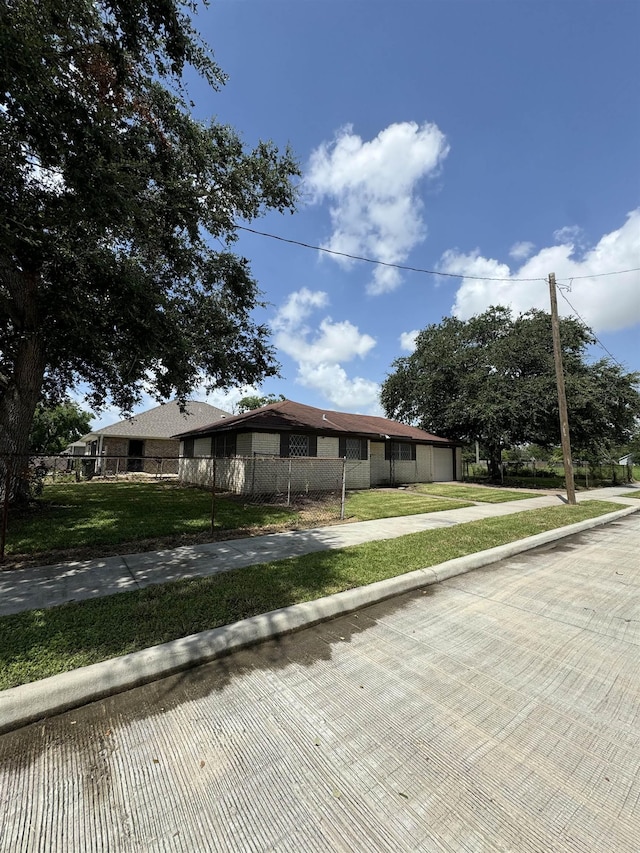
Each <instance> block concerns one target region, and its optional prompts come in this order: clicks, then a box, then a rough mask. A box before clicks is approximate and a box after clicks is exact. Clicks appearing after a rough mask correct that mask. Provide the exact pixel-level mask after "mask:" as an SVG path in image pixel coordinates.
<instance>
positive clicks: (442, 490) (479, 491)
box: [415, 483, 536, 504]
mask: <svg viewBox="0 0 640 853" xmlns="http://www.w3.org/2000/svg"><path fill="white" fill-rule="evenodd" d="M415 488H416V491H418V492H420V493H423V494H428V495H439V496H440V497H443V498H458V499H460V500H464V501H478V502H481V503H488V504H500V503H506V502H507V501H522V500H526V499H527V498H534V497H536V495H533V494H531V493H528V494H527V493H526V492H525V493H524V494H523V493H522V492H513V491H509V490H507V489H501V488H500V489H492V488H490V487H488V486H466V485H464V484H461V485H459V486H452V485H450V484H449V483H420V484H419V485H417V486H416V487H415Z"/></svg>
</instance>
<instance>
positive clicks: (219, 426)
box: [177, 400, 462, 492]
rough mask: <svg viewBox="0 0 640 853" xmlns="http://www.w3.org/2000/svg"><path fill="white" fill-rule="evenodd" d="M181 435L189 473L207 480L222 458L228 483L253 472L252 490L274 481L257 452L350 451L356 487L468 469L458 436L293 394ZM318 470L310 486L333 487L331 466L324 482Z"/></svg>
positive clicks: (330, 454)
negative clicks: (311, 402)
mask: <svg viewBox="0 0 640 853" xmlns="http://www.w3.org/2000/svg"><path fill="white" fill-rule="evenodd" d="M177 438H179V439H180V456H181V459H180V478H181V479H182V480H184V481H185V482H194V483H198V482H201V483H206V482H208V479H207V478H210V477H211V464H210V463H209V460H210V459H211V458H215V459H216V466H217V471H218V472H220V471H224V472H225V474H224V476H225V478H226V479H225V485H226V487H227V488H229V489H231V490H232V491H237V492H243V491H247V490H248V489H247V487H246V484H247V481H248V479H249V478H250V479H251V491H258V492H260V491H271V489H270V488H269V485H268V482H267V479H268V480H269V481H270V482H271V481H272V480H273V475H272V474H270V475H269V477H268V478H267V475H266V474H265V478H266V479H265V482H264V483H261V482H260V470H259V468H260V466H258V467H257V468H256V460H257V459H259V458H263V457H270V458H272V459H273V458H276V459H284V460H289V459H291V458H298V459H300V458H305V459H308V460H309V462H311V460H313V459H318V460H321V459H324V460H331V459H334V460H336V459H342V458H345V457H346V459H347V463H348V464H347V469H346V474H347V477H346V484H347V488H350V489H368V488H370V487H371V486H382V485H397V484H399V483H418V482H429V481H447V480H458V479H460V478H461V475H462V461H461V459H462V450H461V445H460V444H459V443H458V442H455V441H450V440H448V439H446V438H440V437H439V436H436V435H431V433H428V432H425V431H424V430H421V429H418V428H417V427H412V426H407V425H406V424H401V423H398V422H397V421H392V420H389V419H387V418H379V417H373V416H370V415H353V414H347V413H345V412H332V411H328V410H324V409H316V408H314V407H312V406H305V405H303V404H302V403H294V402H292V401H290V400H285V401H284V402H280V403H272V404H271V405H269V406H263V407H262V408H260V409H254V410H253V411H250V412H245V413H244V414H242V415H235V416H232V417H229V418H225V419H224V421H217V422H214V423H210V424H208V425H207V426H201V427H198V428H196V429H190V430H188V431H184V432H183V433H181V434H179V435H178V436H177ZM223 460H224V461H223ZM262 467H263V468H264V470H265V471H266V470H267V466H266V465H264V466H262ZM334 468H335V466H334ZM256 470H258V474H256ZM289 470H290V468H289ZM314 470H315V473H314V475H313V477H315V480H314V483H313V486H310V488H311V487H313V488H314V489H322V488H331V487H332V486H331V482H333V481H334V480H335V477H334V476H333V474H326V479H327V483H326V484H324V483H323V476H325V475H323V473H322V471H323V468H322V466H321V465H316V466H315V469H314ZM325 470H327V471H328V470H329V468H328V467H326V469H325ZM256 478H257V479H256ZM216 480H217V481H218V480H219V475H218V474H216ZM307 480H309V481H310V475H309V474H307Z"/></svg>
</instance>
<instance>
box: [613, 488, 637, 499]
mask: <svg viewBox="0 0 640 853" xmlns="http://www.w3.org/2000/svg"><path fill="white" fill-rule="evenodd" d="M618 497H620V498H640V489H635V490H634V491H632V492H621V493H620V494H619V495H618Z"/></svg>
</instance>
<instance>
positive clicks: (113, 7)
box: [0, 0, 299, 454]
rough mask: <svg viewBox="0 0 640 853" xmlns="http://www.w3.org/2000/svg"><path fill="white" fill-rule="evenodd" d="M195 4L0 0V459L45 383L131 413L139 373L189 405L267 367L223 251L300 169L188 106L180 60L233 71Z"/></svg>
mask: <svg viewBox="0 0 640 853" xmlns="http://www.w3.org/2000/svg"><path fill="white" fill-rule="evenodd" d="M195 8H196V4H195V3H191V2H181V0H128V2H126V3H125V2H108V0H9V2H5V3H3V4H1V5H0V55H1V56H2V57H3V61H2V63H0V454H1V453H2V452H12V453H15V452H22V449H26V448H25V444H26V440H27V438H26V437H27V436H28V434H29V431H30V420H31V416H32V414H33V411H34V408H35V405H36V403H37V401H38V399H39V398H40V396H41V389H42V388H44V393H45V396H46V398H47V399H50V400H52V401H56V400H60V399H63V398H64V395H65V392H66V391H67V389H70V388H73V387H75V386H77V385H78V383H80V382H84V383H88V385H89V387H90V394H89V398H88V399H89V402H90V405H91V407H92V408H94V409H97V408H99V407H100V406H102V405H103V404H104V403H105V401H106V400H108V399H111V400H112V401H113V402H114V403H115V404H116V406H118V407H119V408H120V409H121V410H122V411H129V410H130V409H131V408H132V406H133V405H134V404H135V402H136V401H137V400H138V399H139V397H140V393H141V388H142V387H143V383H144V385H146V387H147V388H149V389H150V390H151V392H152V393H153V394H154V395H155V396H156V397H157V398H158V399H168V398H170V397H172V396H177V397H178V398H180V399H185V398H186V397H187V396H188V393H189V391H190V389H191V388H192V387H193V386H194V385H195V384H198V383H200V382H201V381H202V379H203V378H204V380H205V383H206V384H207V386H208V387H214V386H215V387H223V388H224V387H229V386H231V385H235V384H245V383H256V382H260V381H261V380H262V379H263V378H264V377H265V376H269V375H274V374H275V373H276V372H277V364H276V363H275V361H274V353H273V350H272V347H271V346H270V345H269V343H268V330H267V328H266V326H265V325H263V324H260V323H259V322H257V321H256V320H255V319H254V311H255V309H256V308H259V307H260V306H261V305H262V302H261V300H260V292H259V290H258V286H257V283H256V282H255V280H254V279H253V278H252V276H251V271H250V269H249V264H248V261H247V260H246V259H245V258H242V257H239V256H237V255H235V254H234V253H233V252H232V251H231V246H232V244H233V242H234V240H235V239H236V223H237V222H239V221H241V220H246V221H250V220H252V219H254V218H255V217H257V216H259V215H261V214H262V213H264V212H266V211H268V210H277V211H280V212H284V211H286V210H292V209H293V206H294V201H295V197H296V190H295V187H294V185H293V179H294V178H295V177H296V176H298V175H299V168H298V165H297V163H296V162H295V160H294V158H293V156H292V154H291V152H290V151H289V150H288V149H287V150H286V151H285V152H284V153H280V152H279V151H278V149H277V147H276V146H275V145H274V144H272V143H270V142H259V143H258V144H257V145H256V147H255V148H254V149H253V150H249V149H246V148H245V146H244V144H243V142H242V141H241V139H240V136H239V135H238V134H237V133H236V132H235V130H234V129H233V128H231V127H229V126H226V125H224V124H220V123H217V122H215V121H211V122H209V123H201V122H198V121H195V120H194V119H193V118H192V117H191V115H190V109H191V104H190V102H189V100H188V97H187V95H186V92H185V90H184V87H183V84H182V80H181V75H182V72H183V69H184V67H185V66H187V65H190V66H192V67H193V68H194V69H195V70H196V71H197V72H198V73H199V74H200V75H201V76H202V77H203V78H204V79H205V80H206V81H207V82H208V83H209V85H210V86H211V87H212V88H214V89H216V88H219V87H220V86H222V85H223V84H224V81H225V75H224V74H223V73H222V71H221V70H220V69H219V68H218V67H217V65H216V63H215V61H214V60H213V58H212V56H211V54H210V51H209V50H208V48H207V47H206V46H205V45H203V44H202V42H201V41H200V39H199V37H198V35H197V33H196V32H195V30H194V29H193V27H192V24H191V20H190V17H189V16H190V14H191V13H192V12H193V11H195ZM214 244H215V245H216V248H215V249H214V248H212V246H213V245H214ZM220 245H222V248H220Z"/></svg>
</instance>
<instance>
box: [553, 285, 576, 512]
mask: <svg viewBox="0 0 640 853" xmlns="http://www.w3.org/2000/svg"><path fill="white" fill-rule="evenodd" d="M549 296H550V297H551V332H552V334H553V358H554V361H555V363H556V384H557V386H558V406H559V408H560V438H561V440H562V458H563V460H564V479H565V484H566V487H567V503H570V504H572V505H575V502H576V489H575V485H574V482H573V465H572V462H571V439H570V438H569V416H568V414H567V397H566V394H565V390H564V371H563V369H562V349H561V347H560V324H559V323H558V298H557V294H556V274H555V273H553V272H552V273H549Z"/></svg>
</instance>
